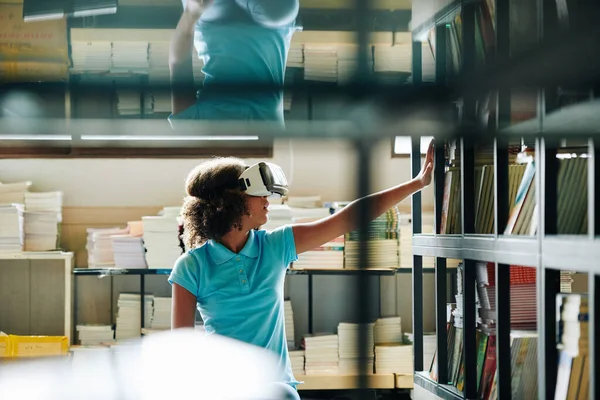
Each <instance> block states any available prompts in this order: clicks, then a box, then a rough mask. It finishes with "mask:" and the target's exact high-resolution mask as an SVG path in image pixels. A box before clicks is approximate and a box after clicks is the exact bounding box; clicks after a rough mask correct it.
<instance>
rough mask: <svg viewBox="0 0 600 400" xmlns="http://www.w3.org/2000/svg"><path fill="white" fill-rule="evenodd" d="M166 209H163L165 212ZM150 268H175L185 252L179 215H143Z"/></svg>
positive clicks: (145, 243)
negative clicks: (176, 262)
mask: <svg viewBox="0 0 600 400" xmlns="http://www.w3.org/2000/svg"><path fill="white" fill-rule="evenodd" d="M164 211H165V210H163V212H164ZM142 222H143V224H144V246H145V248H146V262H147V264H148V268H151V269H161V268H173V265H174V264H175V261H177V259H178V258H179V256H181V254H182V253H183V249H182V248H181V241H180V238H179V217H178V215H172V214H169V213H166V214H165V215H158V216H145V217H142Z"/></svg>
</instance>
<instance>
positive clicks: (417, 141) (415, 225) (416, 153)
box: [410, 40, 425, 371]
mask: <svg viewBox="0 0 600 400" xmlns="http://www.w3.org/2000/svg"><path fill="white" fill-rule="evenodd" d="M422 50H423V46H422V44H421V42H419V41H414V40H413V42H412V79H413V85H414V86H420V85H421V84H422V83H423V52H422ZM410 161H411V176H412V177H413V178H415V177H416V176H417V175H418V174H419V172H420V171H421V138H420V137H416V136H411V153H410ZM422 212H423V210H422V204H421V192H420V191H419V192H416V193H414V194H413V195H412V197H411V219H412V233H413V235H415V234H417V235H418V234H420V233H422V232H423V227H422V225H423V222H422V221H423V218H422ZM412 281H413V282H412V283H413V284H412V290H413V293H412V294H413V299H412V300H413V307H412V332H413V358H414V359H413V366H414V371H423V370H424V367H425V366H424V365H423V257H422V256H420V255H413V269H412Z"/></svg>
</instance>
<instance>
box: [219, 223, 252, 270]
mask: <svg viewBox="0 0 600 400" xmlns="http://www.w3.org/2000/svg"><path fill="white" fill-rule="evenodd" d="M255 236H256V233H255V231H254V230H251V231H250V233H249V234H248V240H247V241H246V244H245V245H244V247H243V248H242V250H240V252H239V254H241V255H243V256H246V257H250V258H256V257H258V249H257V248H256V244H255V241H256V237H255ZM207 244H208V252H209V254H210V256H211V258H212V259H213V261H214V262H215V263H216V264H223V263H225V262H227V261H229V260H231V259H232V258H234V257H236V256H237V255H238V254H236V253H234V252H233V251H231V250H229V249H228V248H227V247H225V246H223V245H222V244H221V243H219V242H215V241H214V240H209V241H208V243H207Z"/></svg>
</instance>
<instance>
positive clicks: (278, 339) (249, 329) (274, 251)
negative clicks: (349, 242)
mask: <svg viewBox="0 0 600 400" xmlns="http://www.w3.org/2000/svg"><path fill="white" fill-rule="evenodd" d="M248 168H249V167H248V166H247V165H246V164H245V163H244V162H243V161H242V160H239V159H236V158H215V159H213V160H210V161H207V162H204V163H202V164H200V165H199V166H198V167H196V168H195V169H193V170H192V171H191V172H190V173H189V175H188V177H187V180H186V193H187V196H186V198H185V199H184V203H183V208H182V214H183V224H184V236H185V242H186V247H187V248H188V249H190V250H188V251H187V252H186V253H185V254H183V255H182V256H181V257H180V258H179V259H178V260H177V262H176V263H175V266H174V268H173V271H172V273H171V275H170V277H169V282H170V283H171V285H172V296H173V300H172V301H173V303H172V304H173V305H172V321H171V325H172V328H173V329H177V328H185V327H193V326H194V324H195V313H196V308H197V309H198V310H199V312H200V314H201V316H202V319H203V321H204V326H205V329H206V332H207V333H208V334H218V335H223V336H226V337H229V338H233V339H237V340H240V341H242V342H246V343H250V344H254V345H256V346H259V347H262V348H264V349H267V350H268V351H270V352H271V353H272V354H274V355H275V356H276V357H277V358H278V360H279V363H278V369H279V371H278V376H279V381H278V383H280V384H281V385H282V387H284V388H285V389H286V390H288V397H287V398H292V399H294V398H296V399H297V398H298V395H297V392H296V387H297V385H298V384H299V383H300V382H298V381H296V379H295V378H294V375H293V373H292V369H291V364H290V360H289V357H288V350H287V341H286V337H285V326H284V321H285V319H284V297H283V291H284V280H285V276H286V269H287V268H288V266H289V265H290V263H291V262H293V261H294V260H296V259H297V257H298V255H299V254H302V253H303V252H305V251H308V250H311V249H314V248H316V247H318V246H320V245H322V244H324V243H326V242H328V241H330V240H332V239H334V238H336V237H338V236H341V235H343V234H344V233H346V232H350V231H352V230H355V229H357V226H358V221H357V218H356V214H357V210H358V209H359V208H360V207H361V202H364V201H367V198H361V199H358V200H355V201H354V202H352V203H350V204H349V205H347V206H346V207H344V208H343V209H342V210H341V211H339V212H337V213H335V214H333V215H330V216H328V217H326V218H323V219H321V220H318V221H315V222H310V223H294V224H288V225H285V226H283V227H280V228H277V229H274V230H272V231H266V230H264V229H260V227H261V226H262V225H264V224H265V223H266V222H267V220H268V213H269V201H268V196H262V195H249V194H248V193H250V188H251V187H255V186H256V185H255V183H252V185H248V187H247V188H246V190H243V188H241V187H240V184H241V183H240V177H242V174H244V173H245V171H246V170H248ZM432 169H433V142H432V143H431V144H430V146H429V149H428V152H427V156H426V159H425V162H424V164H423V167H422V169H421V171H420V173H419V174H418V175H417V177H416V178H414V179H411V180H410V181H408V182H405V183H403V184H400V185H397V186H394V187H392V188H389V189H387V190H384V191H381V192H378V193H374V194H372V195H370V196H369V197H368V201H369V202H370V203H371V207H370V213H371V214H370V217H371V219H375V218H376V217H377V216H379V215H381V214H383V213H385V212H386V211H387V210H388V209H390V208H391V207H393V206H394V205H396V204H397V203H399V202H400V201H402V200H403V199H405V198H406V197H408V196H410V195H411V194H413V193H415V192H417V191H419V190H421V189H423V188H424V187H425V186H427V185H428V184H429V183H430V182H431V174H432ZM280 180H285V178H280ZM241 181H242V182H245V179H241ZM273 187H275V185H273ZM255 193H260V194H263V193H265V192H264V191H263V192H255Z"/></svg>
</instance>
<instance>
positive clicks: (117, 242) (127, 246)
mask: <svg viewBox="0 0 600 400" xmlns="http://www.w3.org/2000/svg"><path fill="white" fill-rule="evenodd" d="M110 240H111V242H112V248H113V255H114V260H115V267H117V268H125V269H136V268H138V269H139V268H148V265H147V264H146V249H144V241H143V239H142V238H141V237H135V236H130V235H112V236H110Z"/></svg>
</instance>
